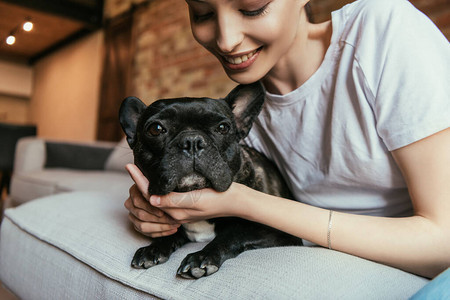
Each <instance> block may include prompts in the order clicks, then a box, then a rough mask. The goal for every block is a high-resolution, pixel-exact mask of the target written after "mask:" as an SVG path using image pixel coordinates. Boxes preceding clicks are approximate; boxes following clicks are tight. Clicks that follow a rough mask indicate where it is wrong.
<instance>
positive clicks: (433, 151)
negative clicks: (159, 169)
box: [150, 129, 450, 277]
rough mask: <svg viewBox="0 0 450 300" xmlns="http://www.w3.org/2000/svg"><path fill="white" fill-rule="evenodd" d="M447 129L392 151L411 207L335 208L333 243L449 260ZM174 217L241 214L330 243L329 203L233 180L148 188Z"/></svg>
mask: <svg viewBox="0 0 450 300" xmlns="http://www.w3.org/2000/svg"><path fill="white" fill-rule="evenodd" d="M449 150H450V129H447V130H444V131H442V132H440V133H437V134H435V135H433V136H431V137H428V138H426V139H423V140H421V141H418V142H416V143H414V144H411V145H409V146H406V147H404V148H401V149H398V150H396V151H394V152H393V156H394V158H395V159H396V161H397V163H398V165H399V167H400V169H401V170H402V172H403V174H404V177H405V179H406V182H407V184H408V188H409V191H410V194H411V198H412V202H413V206H414V211H415V214H414V216H412V217H407V218H383V217H371V216H359V215H352V214H346V213H334V214H333V222H332V229H331V244H332V247H333V249H335V250H338V251H342V252H346V253H349V254H352V255H356V256H359V257H363V258H366V259H370V260H373V261H377V262H380V263H383V264H386V265H390V266H393V267H396V268H400V269H403V270H406V271H408V272H412V273H416V274H419V275H421V276H425V277H434V276H436V275H437V274H438V273H440V272H441V271H443V270H444V269H446V268H447V267H449V266H450V256H449V253H450V151H449ZM150 199H151V204H152V205H155V206H159V207H160V208H161V209H162V210H164V211H165V212H166V213H167V214H169V215H171V216H172V217H173V218H174V219H175V220H177V221H178V222H181V223H182V222H188V221H194V220H198V219H205V218H209V217H217V216H229V215H234V216H239V217H242V218H246V219H249V220H252V221H256V222H259V223H264V224H266V225H269V226H272V227H275V228H278V229H280V230H282V231H285V232H288V233H290V234H293V235H295V236H299V237H302V238H304V239H307V240H310V241H312V242H314V243H316V244H319V245H322V246H324V247H327V246H328V241H327V230H328V217H329V211H328V210H325V209H321V208H317V207H313V206H310V205H306V204H302V203H299V202H294V201H290V200H286V199H282V198H278V197H274V196H271V195H266V194H263V193H260V192H258V191H254V190H252V189H250V188H247V187H245V186H243V185H239V184H233V185H232V186H231V188H230V189H229V190H228V191H226V192H224V193H216V192H214V191H211V190H202V191H201V192H198V191H197V192H196V193H195V194H190V197H187V195H186V194H177V193H171V194H169V195H167V196H164V197H155V196H152V197H151V198H150ZM186 199H188V200H189V201H185V200H186Z"/></svg>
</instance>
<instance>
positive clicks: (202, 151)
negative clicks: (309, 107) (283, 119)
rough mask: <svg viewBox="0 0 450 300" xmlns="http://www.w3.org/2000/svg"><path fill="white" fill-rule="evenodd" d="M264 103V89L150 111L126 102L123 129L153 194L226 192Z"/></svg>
mask: <svg viewBox="0 0 450 300" xmlns="http://www.w3.org/2000/svg"><path fill="white" fill-rule="evenodd" d="M263 101H264V96H263V92H262V88H261V86H260V85H259V84H253V85H247V86H238V87H237V88H236V89H235V90H233V91H232V92H231V93H230V94H229V95H228V96H227V98H225V99H210V98H176V99H165V100H158V101H156V102H154V103H153V104H151V105H150V106H148V107H147V106H146V105H145V104H144V103H143V102H141V101H140V100H139V99H137V98H134V97H129V98H127V99H125V100H124V102H123V104H122V106H121V109H120V123H121V125H122V128H123V129H124V131H125V133H126V135H127V140H128V143H129V144H130V147H131V148H132V149H133V152H134V159H135V164H136V165H137V166H138V167H139V168H140V169H141V171H142V172H143V173H144V175H145V176H146V177H147V178H148V179H149V182H150V186H149V192H150V193H151V194H157V195H164V194H167V193H169V192H171V191H178V192H185V191H190V190H194V189H201V188H205V187H211V188H213V189H215V190H217V191H225V190H227V189H228V187H229V186H230V185H231V183H232V181H233V179H234V175H235V174H236V173H237V172H238V171H239V169H240V167H241V151H240V148H239V147H240V146H239V141H240V140H241V139H242V138H244V137H245V136H246V135H247V133H248V131H249V130H250V128H251V124H252V122H253V120H254V118H255V117H256V116H257V115H258V113H259V111H260V109H261V106H262V103H263Z"/></svg>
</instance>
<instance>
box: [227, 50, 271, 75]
mask: <svg viewBox="0 0 450 300" xmlns="http://www.w3.org/2000/svg"><path fill="white" fill-rule="evenodd" d="M261 48H262V47H260V48H258V49H256V50H253V51H251V52H249V53H246V54H241V55H233V56H231V55H224V56H222V58H223V62H224V65H225V66H226V67H228V68H229V69H232V70H242V69H246V68H248V67H249V66H250V65H252V64H253V62H254V61H255V60H256V58H257V57H258V55H259V52H260V51H261Z"/></svg>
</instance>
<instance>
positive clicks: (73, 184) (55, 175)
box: [11, 169, 133, 205]
mask: <svg viewBox="0 0 450 300" xmlns="http://www.w3.org/2000/svg"><path fill="white" fill-rule="evenodd" d="M132 184H133V181H132V180H131V178H130V176H129V175H128V174H127V173H125V172H122V173H118V172H108V171H86V170H84V171H83V170H73V169H41V170H38V171H33V172H27V173H19V174H16V175H14V176H13V178H12V182H11V198H12V199H13V200H14V203H13V204H15V205H18V204H22V203H24V202H27V201H29V200H33V199H36V198H40V197H44V196H48V195H53V194H58V193H62V192H70V191H107V192H108V193H111V194H116V195H117V196H119V197H121V198H122V199H126V197H128V190H129V188H130V187H131V185H132Z"/></svg>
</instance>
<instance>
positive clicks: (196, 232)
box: [120, 83, 302, 278]
mask: <svg viewBox="0 0 450 300" xmlns="http://www.w3.org/2000/svg"><path fill="white" fill-rule="evenodd" d="M263 103H264V93H263V89H262V87H261V85H260V84H259V83H255V84H252V85H240V86H238V87H236V88H235V89H234V90H233V91H232V92H231V93H230V94H229V95H228V96H227V97H226V98H225V99H210V98H177V99H165V100H159V101H156V102H154V103H153V104H151V105H150V106H148V107H147V106H146V105H145V104H144V103H143V102H141V101H140V100H139V99H137V98H134V97H129V98H126V99H125V100H124V102H123V103H122V106H121V108H120V123H121V126H122V128H123V130H124V131H125V134H126V135H127V141H128V143H129V145H130V147H131V148H132V149H133V153H134V160H135V164H136V165H137V166H138V167H139V168H140V169H141V171H142V172H143V174H144V175H145V176H146V177H147V178H148V180H149V182H150V186H149V192H150V194H154V195H165V194H168V193H170V192H172V191H176V192H187V191H191V190H196V189H202V188H207V187H210V188H213V189H214V190H216V191H219V192H222V191H225V190H227V189H228V188H229V186H230V185H231V183H232V182H233V181H234V182H238V183H242V184H245V185H247V186H249V187H251V188H253V189H256V190H259V191H262V192H265V193H269V194H272V195H276V196H281V197H284V198H291V195H290V193H289V190H288V188H287V187H286V185H285V183H284V181H283V180H282V178H281V175H280V173H279V171H278V170H277V169H276V167H275V166H274V165H273V164H272V163H271V162H270V161H269V160H268V159H267V158H265V157H264V156H263V155H261V154H260V153H259V152H257V151H256V150H254V149H251V148H249V147H246V146H243V145H240V144H239V142H240V141H241V140H242V139H243V138H244V137H245V136H246V135H247V134H248V132H249V131H250V128H251V126H252V123H253V121H254V119H255V118H256V116H257V115H258V114H259V112H260V110H261V108H262V105H263ZM210 240H212V241H211V242H210V243H209V244H207V245H206V246H205V247H204V248H203V249H202V250H201V251H199V252H196V253H192V254H189V255H188V256H187V257H186V258H185V259H184V260H183V262H182V263H181V266H180V267H179V269H178V272H177V274H178V275H180V276H182V277H185V278H200V277H202V276H207V275H210V274H212V273H214V272H216V271H217V270H218V269H219V267H220V266H221V265H222V263H223V262H224V261H225V260H227V259H229V258H233V257H236V256H237V255H239V253H241V252H243V251H246V250H249V249H257V248H265V247H274V246H290V245H292V246H293V245H302V242H301V239H299V238H296V237H293V236H291V235H288V234H286V233H284V232H281V231H278V230H275V229H273V228H270V227H268V226H265V225H261V224H258V223H254V222H250V221H247V220H243V219H239V218H217V219H214V220H209V221H203V222H196V223H190V224H183V227H180V229H179V230H178V232H177V233H175V234H173V235H171V236H167V237H161V238H155V239H153V242H152V243H151V244H150V246H147V247H143V248H141V249H139V250H138V251H137V252H136V254H135V255H134V258H133V261H132V263H131V265H132V266H133V267H135V268H149V267H152V266H154V265H157V264H160V263H163V262H165V261H167V260H168V259H169V256H170V255H171V254H172V253H173V252H174V251H175V250H176V249H178V248H179V247H181V246H182V245H184V244H186V243H187V242H189V241H210Z"/></svg>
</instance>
